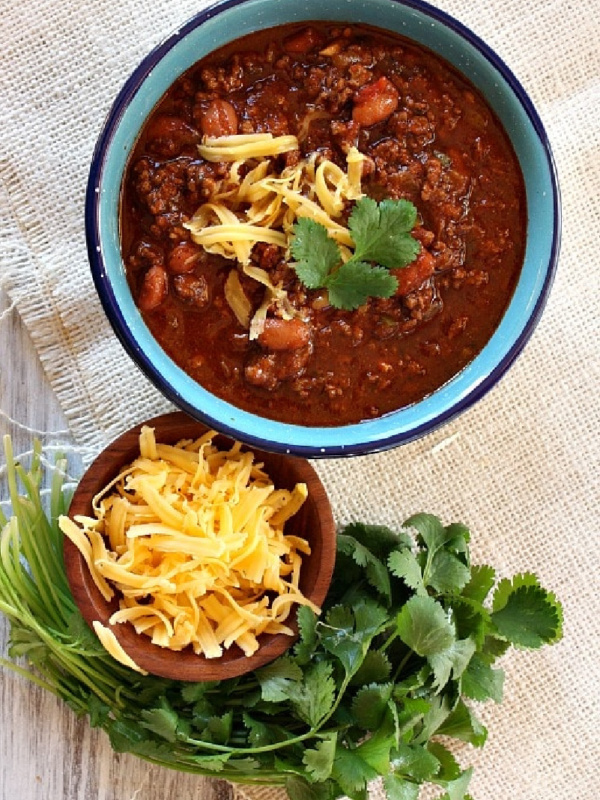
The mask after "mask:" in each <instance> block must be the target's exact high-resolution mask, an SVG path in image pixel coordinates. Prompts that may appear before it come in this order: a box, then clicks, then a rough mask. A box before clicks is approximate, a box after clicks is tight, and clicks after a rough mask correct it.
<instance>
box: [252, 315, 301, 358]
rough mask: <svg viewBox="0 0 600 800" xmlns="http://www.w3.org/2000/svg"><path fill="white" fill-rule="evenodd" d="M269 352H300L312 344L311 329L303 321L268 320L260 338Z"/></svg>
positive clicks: (260, 341)
mask: <svg viewBox="0 0 600 800" xmlns="http://www.w3.org/2000/svg"><path fill="white" fill-rule="evenodd" d="M258 341H259V343H260V344H261V345H262V346H263V347H266V348H267V350H299V349H300V348H301V347H306V345H307V344H308V343H309V342H310V327H309V326H308V325H307V324H306V322H303V321H302V320H301V319H297V318H295V319H276V318H273V319H268V320H266V322H265V329H264V331H263V332H262V333H261V334H260V336H259V337H258Z"/></svg>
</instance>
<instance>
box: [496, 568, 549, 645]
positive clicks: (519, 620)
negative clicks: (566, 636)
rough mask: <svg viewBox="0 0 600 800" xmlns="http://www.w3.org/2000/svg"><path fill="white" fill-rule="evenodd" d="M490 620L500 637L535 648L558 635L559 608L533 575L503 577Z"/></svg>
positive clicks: (515, 643)
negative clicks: (512, 577)
mask: <svg viewBox="0 0 600 800" xmlns="http://www.w3.org/2000/svg"><path fill="white" fill-rule="evenodd" d="M491 616H492V622H493V623H494V625H495V626H496V629H497V630H498V633H499V634H500V636H501V637H503V638H504V639H506V640H508V641H509V642H511V643H512V644H513V645H516V646H517V647H526V648H531V649H535V648H538V647H541V646H542V645H543V644H547V643H550V642H554V641H556V640H557V639H558V638H559V637H560V636H561V634H562V608H561V606H560V604H559V603H558V601H557V600H556V598H555V597H554V595H553V594H552V593H550V592H547V591H546V590H545V589H543V588H542V587H541V586H540V584H539V582H538V580H537V578H536V577H535V575H531V574H524V575H517V576H516V577H515V578H514V579H513V580H512V581H509V580H503V581H501V582H500V584H499V585H498V588H497V589H496V592H495V594H494V599H493V611H492V615H491Z"/></svg>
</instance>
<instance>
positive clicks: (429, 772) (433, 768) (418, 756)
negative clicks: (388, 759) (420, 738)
mask: <svg viewBox="0 0 600 800" xmlns="http://www.w3.org/2000/svg"><path fill="white" fill-rule="evenodd" d="M391 767H392V769H393V770H394V772H395V773H396V774H400V775H402V776H404V777H408V778H413V779H414V780H417V781H419V782H422V781H428V780H431V778H433V776H434V775H435V774H436V773H437V772H438V770H439V768H440V762H439V761H438V759H437V758H436V757H435V755H433V753H430V752H429V750H428V749H427V748H426V747H425V746H424V745H419V744H413V745H408V744H401V745H400V746H399V747H397V748H396V750H395V751H394V754H393V757H392V763H391Z"/></svg>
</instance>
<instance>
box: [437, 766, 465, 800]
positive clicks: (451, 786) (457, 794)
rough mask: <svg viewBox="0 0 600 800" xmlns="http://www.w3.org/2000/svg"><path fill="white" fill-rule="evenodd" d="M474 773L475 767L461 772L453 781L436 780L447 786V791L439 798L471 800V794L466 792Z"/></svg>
mask: <svg viewBox="0 0 600 800" xmlns="http://www.w3.org/2000/svg"><path fill="white" fill-rule="evenodd" d="M472 775H473V769H472V768H471V769H466V770H465V771H464V772H461V774H460V775H459V777H458V778H455V779H454V780H452V781H436V783H438V784H439V785H440V786H444V787H445V788H446V793H445V794H443V795H442V796H441V797H440V798H439V800H470V795H468V794H466V791H467V789H468V787H469V783H470V782H471V777H472Z"/></svg>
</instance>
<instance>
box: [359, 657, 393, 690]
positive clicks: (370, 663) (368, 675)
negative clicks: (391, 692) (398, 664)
mask: <svg viewBox="0 0 600 800" xmlns="http://www.w3.org/2000/svg"><path fill="white" fill-rule="evenodd" d="M391 672H392V665H391V663H390V660H389V658H388V657H387V655H386V654H385V653H382V652H381V650H369V651H368V652H367V654H366V655H365V658H364V661H363V663H362V664H361V665H360V669H359V670H358V671H357V672H356V674H355V675H354V676H353V677H352V680H351V681H350V685H351V686H363V685H366V684H368V683H384V682H385V681H386V680H387V679H388V678H389V677H390V675H391Z"/></svg>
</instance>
